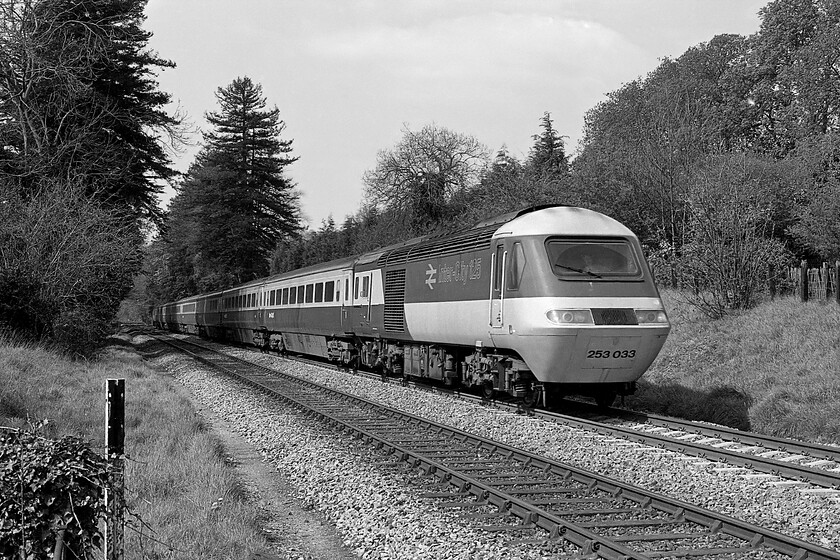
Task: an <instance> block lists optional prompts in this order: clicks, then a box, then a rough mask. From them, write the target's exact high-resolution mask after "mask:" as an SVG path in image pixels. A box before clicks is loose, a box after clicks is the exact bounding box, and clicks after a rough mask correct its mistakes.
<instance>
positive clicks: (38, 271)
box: [0, 183, 140, 355]
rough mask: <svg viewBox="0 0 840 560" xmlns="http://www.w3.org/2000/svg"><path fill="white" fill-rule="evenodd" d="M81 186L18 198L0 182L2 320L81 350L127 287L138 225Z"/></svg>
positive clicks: (93, 341)
mask: <svg viewBox="0 0 840 560" xmlns="http://www.w3.org/2000/svg"><path fill="white" fill-rule="evenodd" d="M82 190H83V187H82V186H80V185H78V184H66V183H44V184H43V185H42V186H41V188H40V189H39V190H38V191H37V192H35V193H33V194H32V195H31V196H29V197H27V198H22V197H20V196H16V194H15V190H14V189H8V188H7V187H6V186H5V184H2V183H0V202H1V203H0V263H2V267H0V321H2V322H5V323H6V324H7V325H8V326H9V327H11V328H12V329H14V330H16V331H18V332H19V333H20V334H21V335H28V336H30V337H34V338H44V337H47V338H52V339H53V340H54V341H55V342H57V343H59V344H60V345H61V346H62V347H63V348H65V349H66V350H68V351H70V352H71V353H74V354H83V355H85V354H90V353H91V352H92V351H93V350H94V349H95V347H96V345H97V344H98V343H99V342H101V340H102V339H103V337H104V335H105V330H106V329H107V328H108V325H109V322H110V321H111V320H112V319H113V317H114V314H115V313H116V310H117V309H118V307H119V304H120V300H122V298H123V297H124V296H125V294H126V293H127V292H128V290H129V289H130V288H131V285H132V280H131V279H132V276H133V274H134V273H135V272H136V271H137V270H138V268H139V264H140V252H139V246H140V239H139V238H140V232H139V231H138V229H137V227H136V225H135V224H134V223H133V221H132V220H131V219H130V218H126V217H123V216H120V215H118V214H115V213H114V212H113V211H111V210H110V209H109V208H107V207H104V206H103V205H101V204H99V203H97V202H96V201H94V200H92V199H91V198H90V197H88V196H87V195H84V194H83V193H82Z"/></svg>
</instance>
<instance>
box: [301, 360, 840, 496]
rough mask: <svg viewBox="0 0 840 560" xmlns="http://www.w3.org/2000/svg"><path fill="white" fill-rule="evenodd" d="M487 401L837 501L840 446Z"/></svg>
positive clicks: (579, 406)
mask: <svg viewBox="0 0 840 560" xmlns="http://www.w3.org/2000/svg"><path fill="white" fill-rule="evenodd" d="M290 359H294V360H297V361H301V362H303V363H308V364H312V365H315V366H318V367H329V368H335V369H339V368H338V367H336V366H334V365H332V364H325V363H324V362H320V361H316V360H312V359H310V358H306V357H303V356H293V357H290ZM355 374H356V375H361V376H363V377H368V378H373V379H383V381H391V382H394V381H396V380H395V379H394V378H387V379H386V378H382V377H381V376H379V375H376V374H373V373H369V372H364V371H357V372H355ZM406 383H407V384H409V385H411V386H413V387H416V388H418V389H421V390H430V391H433V392H436V393H442V394H449V395H451V396H453V397H455V398H459V399H464V400H470V401H482V400H486V399H482V397H479V396H477V395H474V394H472V393H469V392H463V391H459V390H457V389H447V388H441V387H436V386H430V385H427V384H424V383H422V382H415V381H407V382H406ZM492 404H493V405H494V406H498V407H501V408H507V409H510V410H514V411H517V412H524V413H527V414H531V415H534V416H535V417H538V418H541V419H543V420H548V421H551V422H556V423H559V424H563V425H567V426H571V427H574V428H578V429H583V430H588V431H591V432H595V433H599V434H602V435H604V436H609V437H615V438H621V439H622V440H626V441H629V442H633V443H635V444H638V445H641V446H649V447H655V448H658V449H663V450H668V451H674V452H677V453H681V454H684V455H690V456H693V457H699V458H701V459H707V460H710V461H716V462H720V463H723V464H724V465H725V466H723V467H721V468H742V469H744V470H745V471H746V470H751V471H756V472H757V473H761V474H756V475H748V476H754V477H761V476H766V477H768V478H771V477H776V478H780V479H785V480H781V481H779V483H781V484H786V483H787V482H790V483H792V484H795V483H804V484H812V485H815V486H819V487H822V490H821V489H819V488H818V489H812V490H810V489H806V490H804V491H805V492H810V493H815V494H825V495H827V496H834V497H835V498H836V499H837V501H840V447H832V446H828V445H820V444H814V443H809V442H803V441H797V440H791V439H785V438H778V437H774V436H766V435H763V434H758V433H753V432H744V431H741V430H736V429H733V428H728V427H726V426H720V425H711V424H704V423H700V422H692V421H690V420H683V419H680V418H672V417H666V416H658V415H654V414H643V413H639V412H634V411H629V410H626V409H621V408H606V409H605V408H602V407H597V406H595V405H590V404H589V403H585V402H581V401H568V400H564V401H563V405H562V407H563V409H564V411H563V412H560V411H557V410H549V409H545V408H524V407H523V406H522V405H521V404H519V403H516V402H512V401H509V400H494V401H492ZM616 443H620V442H619V441H617V442H616ZM786 481H787V482H786Z"/></svg>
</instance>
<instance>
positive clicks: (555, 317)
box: [545, 309, 595, 325]
mask: <svg viewBox="0 0 840 560" xmlns="http://www.w3.org/2000/svg"><path fill="white" fill-rule="evenodd" d="M545 316H546V317H548V320H549V321H551V322H552V323H554V324H557V325H571V324H588V325H594V324H595V321H593V320H592V312H591V311H589V310H588V309H552V310H551V311H548V312H546V314H545Z"/></svg>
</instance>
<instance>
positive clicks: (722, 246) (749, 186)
mask: <svg viewBox="0 0 840 560" xmlns="http://www.w3.org/2000/svg"><path fill="white" fill-rule="evenodd" d="M784 184H786V183H785V178H784V175H783V174H780V173H779V170H778V168H777V164H775V163H773V162H766V161H764V160H761V159H760V158H755V157H749V156H744V155H725V156H719V157H713V158H710V160H709V162H708V163H707V165H706V166H705V167H704V168H703V169H702V170H701V171H699V172H698V173H697V175H696V176H695V179H694V181H693V182H692V184H691V195H690V200H689V203H690V207H691V216H692V220H691V233H690V236H691V242H690V243H687V244H686V245H684V246H683V255H682V262H683V265H684V266H685V269H684V274H685V276H686V278H687V279H688V280H689V282H691V283H693V284H694V295H693V296H689V303H692V304H694V305H696V306H697V307H698V308H699V309H701V310H702V311H703V312H705V313H706V314H707V315H709V316H711V317H715V318H717V317H721V316H723V315H725V314H726V313H728V312H729V311H731V310H737V309H749V308H751V307H753V306H754V305H756V304H757V303H759V301H760V294H761V292H762V288H763V286H764V284H765V280H766V275H767V271H768V266H769V265H771V264H772V265H775V266H776V267H777V268H781V267H782V265H783V264H785V263H786V262H787V261H788V260H789V259H790V255H789V254H788V252H787V250H786V249H785V247H784V245H783V243H782V242H781V241H779V240H778V239H775V238H774V233H776V232H774V228H775V226H776V221H775V215H776V208H775V206H776V205H777V204H778V202H779V200H780V192H779V190H778V187H779V185H784Z"/></svg>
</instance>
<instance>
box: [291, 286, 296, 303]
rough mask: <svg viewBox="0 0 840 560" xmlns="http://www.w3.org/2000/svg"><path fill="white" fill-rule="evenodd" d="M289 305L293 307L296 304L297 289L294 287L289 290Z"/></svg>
mask: <svg viewBox="0 0 840 560" xmlns="http://www.w3.org/2000/svg"><path fill="white" fill-rule="evenodd" d="M289 303H291V304H293V305H294V304H295V303H297V288H296V287H294V286H292V287H291V288H289Z"/></svg>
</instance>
